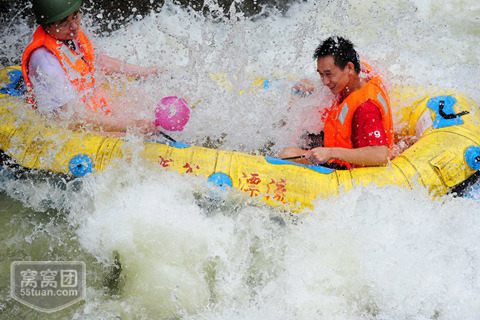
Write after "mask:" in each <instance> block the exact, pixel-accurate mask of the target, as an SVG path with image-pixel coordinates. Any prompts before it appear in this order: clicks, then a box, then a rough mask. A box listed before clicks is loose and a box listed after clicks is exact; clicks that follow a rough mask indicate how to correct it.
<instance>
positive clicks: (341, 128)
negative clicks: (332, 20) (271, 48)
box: [279, 37, 393, 168]
mask: <svg viewBox="0 0 480 320" xmlns="http://www.w3.org/2000/svg"><path fill="white" fill-rule="evenodd" d="M314 58H315V59H316V60H317V71H318V73H319V75H320V77H321V79H322V82H323V85H324V86H327V87H328V88H329V89H330V91H331V92H332V93H333V94H334V95H335V98H334V102H333V104H332V106H331V107H330V108H328V109H327V111H326V114H325V115H324V117H323V118H324V119H325V129H324V141H323V142H324V143H323V145H322V146H320V147H315V148H312V149H311V150H308V151H307V150H304V149H301V148H298V147H290V148H287V149H285V150H283V151H282V153H281V154H280V155H279V158H290V157H299V159H295V160H294V161H297V162H300V163H304V164H312V163H313V164H323V165H327V166H332V167H334V168H352V167H354V166H380V165H385V164H387V162H388V154H389V148H390V147H391V146H392V145H393V123H392V115H391V110H390V104H389V97H388V94H387V92H386V90H385V87H384V85H383V83H382V81H381V78H380V77H379V76H377V75H375V74H374V73H373V72H372V71H371V70H369V69H368V66H366V65H363V66H361V64H360V61H359V58H358V54H357V52H356V51H355V49H354V48H353V44H352V43H351V42H350V41H348V40H346V39H344V38H341V37H330V38H328V39H327V40H325V41H324V42H323V43H322V44H320V45H319V46H318V47H317V49H316V50H315V54H314ZM361 67H366V70H365V71H366V72H367V74H366V75H367V77H362V76H361V74H360V71H361ZM295 89H296V90H300V91H303V92H311V91H313V84H312V83H311V82H309V81H302V82H300V83H299V84H297V85H296V86H295ZM300 157H302V158H300Z"/></svg>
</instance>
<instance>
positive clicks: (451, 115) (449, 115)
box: [438, 100, 470, 119]
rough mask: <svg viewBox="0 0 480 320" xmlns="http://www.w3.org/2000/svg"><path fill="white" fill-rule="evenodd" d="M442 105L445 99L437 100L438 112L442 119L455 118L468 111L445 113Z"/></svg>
mask: <svg viewBox="0 0 480 320" xmlns="http://www.w3.org/2000/svg"><path fill="white" fill-rule="evenodd" d="M443 107H445V100H440V101H439V102H438V113H439V114H440V115H441V116H442V118H443V119H455V118H458V117H461V116H464V115H466V114H469V113H470V112H468V111H466V110H464V111H461V112H459V113H445V112H443Z"/></svg>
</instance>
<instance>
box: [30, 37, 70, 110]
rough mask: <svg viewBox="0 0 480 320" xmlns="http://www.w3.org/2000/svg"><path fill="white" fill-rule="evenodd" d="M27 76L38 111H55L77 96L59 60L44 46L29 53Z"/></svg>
mask: <svg viewBox="0 0 480 320" xmlns="http://www.w3.org/2000/svg"><path fill="white" fill-rule="evenodd" d="M77 48H78V46H77ZM28 78H29V79H30V82H31V83H32V87H33V92H34V95H35V101H36V102H37V110H38V111H39V112H42V113H49V112H52V111H55V110H56V109H58V108H60V107H61V106H64V105H65V104H67V103H68V102H70V101H72V100H73V99H76V97H77V91H76V90H75V87H74V86H73V84H72V83H71V82H70V80H69V79H68V76H67V74H66V73H65V70H63V67H62V65H61V63H60V61H58V59H57V57H56V56H55V55H54V54H53V53H52V52H51V51H50V50H48V49H47V48H46V47H40V48H37V49H35V50H34V51H33V52H32V53H31V55H30V61H29V62H28Z"/></svg>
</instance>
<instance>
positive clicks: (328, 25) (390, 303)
mask: <svg viewBox="0 0 480 320" xmlns="http://www.w3.org/2000/svg"><path fill="white" fill-rule="evenodd" d="M231 15H232V17H233V16H235V15H236V16H237V17H238V18H237V19H232V21H221V22H215V23H214V22H212V21H211V20H209V19H206V18H203V17H201V16H195V15H194V14H192V13H187V12H185V11H184V10H182V9H180V8H179V7H176V6H173V5H169V6H167V7H165V8H164V9H163V10H162V12H160V13H152V14H150V15H148V16H146V17H145V18H144V19H142V20H140V21H138V22H135V23H133V24H132V25H128V26H126V27H125V28H124V29H122V30H120V31H118V32H116V33H114V35H113V36H111V37H108V38H97V39H96V40H95V42H96V44H97V45H98V46H99V47H100V48H101V49H103V50H104V51H105V52H106V53H108V54H109V55H112V56H115V57H120V58H125V59H128V61H129V62H132V63H140V64H142V65H149V64H155V65H159V66H161V67H164V68H166V69H167V70H168V71H169V74H168V75H166V76H161V77H159V78H156V79H147V80H146V81H144V82H143V83H141V84H138V85H135V86H134V87H133V88H131V89H129V98H128V99H138V101H139V104H140V105H142V106H143V107H144V109H145V112H144V115H145V116H147V115H148V112H151V110H152V109H153V106H152V103H153V102H154V101H158V100H159V99H160V98H161V97H163V96H166V95H173V94H175V95H181V96H184V97H186V98H187V100H188V101H189V102H190V103H191V104H195V108H194V109H193V110H192V115H191V120H190V122H189V124H188V125H187V127H186V129H185V131H183V132H182V133H177V134H175V138H178V139H179V140H183V141H190V142H194V143H197V144H200V143H203V142H205V141H206V139H207V137H210V138H213V139H215V138H220V137H222V136H224V137H225V138H224V139H223V144H222V145H221V148H223V149H236V150H242V151H246V152H255V151H256V150H257V149H259V148H262V147H263V146H265V145H266V144H268V143H269V141H271V140H273V141H275V142H276V144H275V145H274V146H273V147H272V151H270V153H271V154H275V153H276V152H278V151H279V150H281V149H282V148H283V147H285V146H287V145H290V144H291V143H292V142H293V141H294V139H295V137H296V136H298V135H299V133H300V131H301V127H302V126H303V127H304V126H309V125H312V124H311V123H307V124H305V123H302V121H303V122H305V121H306V120H307V119H308V118H309V115H312V114H313V115H315V112H313V113H312V108H313V101H312V100H311V99H310V100H306V101H304V102H303V103H295V104H294V106H293V107H292V109H291V110H290V111H288V110H287V108H288V101H289V99H290V86H291V83H290V82H288V81H285V80H282V81H279V82H277V83H276V85H275V86H274V88H272V89H269V90H259V91H256V92H253V93H252V94H244V95H240V96H239V95H237V94H235V92H239V91H240V90H241V89H242V88H244V87H248V84H249V83H250V80H248V79H247V78H248V75H250V74H254V75H267V76H276V75H279V76H291V75H295V76H298V77H308V78H310V79H312V80H315V81H316V82H317V85H318V86H319V85H320V84H319V81H318V79H317V78H316V75H315V68H314V61H313V59H312V58H311V56H312V52H313V50H314V48H315V47H316V46H317V45H318V43H319V41H320V40H321V39H324V38H326V37H327V36H329V35H332V34H338V35H343V36H346V37H348V38H350V39H351V40H352V41H353V42H354V43H355V44H356V45H357V48H358V50H359V52H360V53H361V55H362V56H366V57H368V58H369V59H370V60H371V61H372V62H373V63H374V64H375V65H376V66H377V67H379V68H380V69H381V70H383V71H384V73H385V74H386V75H387V76H388V78H389V83H390V86H392V87H395V86H398V85H403V84H407V85H414V86H422V87H426V86H439V87H442V88H445V89H452V88H453V89H458V90H460V91H462V92H464V93H466V94H467V95H469V96H471V97H472V98H474V99H475V100H476V101H480V93H479V91H478V88H479V86H478V74H479V72H480V65H479V52H480V44H479V41H478V39H479V36H480V22H479V20H478V17H479V16H480V6H479V5H478V4H477V3H476V2H475V1H473V0H471V1H447V0H442V1H435V2H434V1H420V0H417V1H393V2H392V1H376V4H375V5H374V4H365V3H364V1H328V2H327V1H325V3H317V1H309V2H307V3H303V4H300V5H295V6H293V7H292V8H291V10H290V11H289V12H288V13H287V15H286V16H281V15H280V14H278V13H273V14H272V15H271V16H270V17H269V18H262V19H258V20H255V21H254V22H253V21H251V20H246V19H245V18H244V17H243V16H242V14H241V12H234V10H232V11H231ZM85 24H86V28H87V29H88V28H91V29H93V28H94V27H93V23H92V20H88V18H87V19H86V23H85ZM12 28H13V30H15V31H17V35H8V36H7V35H3V36H2V38H3V40H4V41H6V42H8V43H14V42H15V41H17V40H18V38H17V37H20V35H21V34H28V33H29V32H31V31H32V30H28V28H27V29H25V27H22V26H18V27H12ZM12 34H13V32H12ZM210 72H227V74H228V77H229V79H230V80H231V82H232V83H234V86H237V87H234V88H233V90H232V93H229V92H228V91H226V90H223V89H219V88H218V86H217V85H216V84H215V83H214V82H212V81H211V80H210V75H209V73H210ZM170 74H173V75H175V78H174V79H173V80H170ZM167 80H168V81H167ZM321 96H322V94H320V97H319V98H322V97H321ZM282 120H286V121H287V123H288V124H287V126H283V127H282V126H279V123H281V121H282ZM307 122H308V121H307ZM2 188H3V190H5V192H6V193H7V194H8V195H9V196H10V197H11V198H13V199H19V200H20V201H21V203H22V205H23V206H24V207H26V208H32V209H33V210H35V211H36V212H37V213H36V214H35V215H26V214H25V215H22V214H21V213H20V214H16V215H15V216H14V217H13V218H12V220H11V221H10V222H9V223H10V224H13V225H15V226H17V225H20V226H24V227H20V226H18V230H19V231H18V232H17V235H16V236H13V235H12V236H11V237H9V238H6V239H5V240H4V241H3V242H4V243H2V245H4V244H5V245H7V246H11V247H12V248H13V249H12V250H14V251H15V252H16V253H15V254H14V255H10V256H8V257H9V258H12V259H13V257H14V258H15V259H17V260H18V259H21V258H24V259H27V257H26V255H27V254H26V253H24V250H26V252H27V253H28V255H29V256H30V257H33V259H34V260H35V259H37V260H41V259H42V258H43V259H47V258H50V259H52V258H55V257H57V258H58V257H60V258H62V257H63V258H65V257H68V258H72V257H73V258H75V259H82V258H83V259H84V260H86V263H87V269H88V270H90V273H89V277H88V279H87V280H88V294H87V299H86V302H85V303H84V304H80V305H76V306H75V307H73V308H71V309H69V311H66V312H65V318H75V319H113V318H115V317H117V316H118V317H120V318H122V319H144V318H145V319H150V318H154V319H158V318H174V317H181V318H186V319H372V318H375V317H376V318H378V319H476V318H478V314H480V303H479V300H478V292H479V290H480V246H479V244H478V239H479V237H480V221H479V220H480V217H479V215H478V213H479V212H480V203H479V202H478V201H475V200H471V199H465V198H453V197H449V196H446V197H443V198H441V199H436V200H434V201H432V200H431V199H430V196H429V195H428V194H427V193H426V191H425V190H423V189H421V188H418V189H415V190H403V189H399V188H397V187H382V188H378V187H376V186H373V185H372V186H369V187H365V188H358V189H355V190H352V191H349V192H346V193H344V194H342V195H340V196H338V197H336V198H333V199H328V200H320V201H318V202H317V203H316V205H315V208H314V210H313V212H311V213H308V214H307V213H306V214H302V215H299V216H298V217H295V218H292V217H290V216H288V215H286V214H285V213H281V212H278V211H277V210H276V209H273V208H271V207H268V206H263V205H258V204H255V203H252V201H251V199H248V198H246V197H245V196H243V195H240V194H237V193H233V194H232V195H230V196H229V197H227V199H226V200H225V202H224V203H211V202H209V201H208V199H206V195H207V194H208V192H207V191H206V190H205V189H206V188H207V187H206V184H205V181H204V180H203V179H202V178H194V177H181V176H180V175H178V174H176V173H173V172H165V171H162V170H160V169H159V168H149V167H148V166H147V165H145V164H143V163H137V162H134V163H133V164H128V165H127V164H125V165H122V166H120V167H119V168H117V169H115V170H112V171H108V172H105V173H101V174H95V175H90V176H88V177H86V178H85V179H84V181H83V188H81V190H80V191H76V192H71V191H70V189H71V188H73V185H69V187H68V188H67V190H66V191H63V190H61V189H60V188H54V187H53V186H50V185H48V184H44V183H34V182H33V181H31V182H30V183H29V182H28V181H27V182H25V181H20V182H18V181H17V182H15V181H9V182H5V183H4V184H3V187H2ZM11 201H12V202H13V200H11ZM54 210H59V211H60V212H61V213H62V215H63V216H64V219H63V220H62V219H60V221H58V220H59V219H58V218H54V219H53V218H51V217H52V216H53V214H51V212H53V211H54ZM43 212H46V213H47V217H45V215H44V214H41V213H43ZM278 216H280V217H282V218H284V222H285V223H284V224H283V223H280V222H279V220H278V219H275V218H274V217H278ZM34 217H35V218H34ZM40 217H41V218H40ZM14 218H15V219H26V221H27V222H22V223H21V224H20V222H17V220H14ZM25 224H26V225H27V226H26V227H25ZM58 225H60V227H58ZM25 230H26V231H25ZM35 239H46V240H45V241H46V242H47V244H48V245H47V246H46V247H45V248H39V247H37V246H35V245H34V244H35ZM15 242H17V244H15ZM23 247H25V248H26V249H23ZM47 248H48V249H47ZM113 252H117V253H118V255H119V259H120V263H121V265H122V268H123V269H122V280H121V283H122V285H121V288H122V289H121V291H120V294H119V295H118V296H112V295H109V294H108V293H107V290H104V289H103V286H102V278H104V277H105V272H104V270H105V269H108V266H110V265H111V264H112V263H113ZM3 270H4V267H2V272H3ZM7 300H8V299H7ZM5 301H6V300H5V299H2V304H1V305H0V306H1V307H2V309H4V310H7V311H8V310H9V309H8V308H9V307H11V306H9V304H8V303H6V302H5ZM11 308H13V310H14V311H16V312H18V311H17V310H18V309H15V307H11ZM22 310H23V309H20V311H19V313H21V311H22ZM25 310H27V309H25ZM12 314H14V312H13V311H12ZM26 314H27V313H26Z"/></svg>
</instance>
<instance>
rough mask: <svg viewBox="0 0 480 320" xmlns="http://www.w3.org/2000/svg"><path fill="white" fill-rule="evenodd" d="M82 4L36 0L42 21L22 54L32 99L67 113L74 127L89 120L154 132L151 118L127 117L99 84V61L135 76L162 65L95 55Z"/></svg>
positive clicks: (49, 110) (98, 125) (44, 109)
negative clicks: (83, 25) (117, 110)
mask: <svg viewBox="0 0 480 320" xmlns="http://www.w3.org/2000/svg"><path fill="white" fill-rule="evenodd" d="M81 5H82V0H33V9H34V12H35V16H36V18H37V22H38V23H39V24H40V26H39V27H38V28H37V29H36V31H35V33H34V34H33V36H32V39H31V42H30V44H29V45H28V46H27V48H26V49H25V51H24V53H23V57H22V72H23V77H24V79H25V83H26V85H27V88H28V92H29V100H30V102H32V103H33V104H34V105H35V107H36V108H37V110H38V111H39V112H41V113H44V114H48V115H52V114H54V115H56V116H58V117H59V118H62V116H63V118H65V117H68V118H69V119H68V120H69V121H70V124H71V126H73V127H74V128H78V127H83V126H84V125H87V126H89V127H91V128H92V127H93V129H94V130H100V131H106V132H116V133H122V132H125V131H126V130H127V129H128V128H135V129H136V130H138V131H140V132H141V133H153V132H155V131H156V126H155V124H154V121H153V120H134V119H128V118H127V117H122V116H120V115H118V114H117V113H115V112H113V111H112V110H111V109H110V108H109V106H108V104H107V101H106V99H105V96H104V92H103V90H101V89H100V88H99V87H98V86H97V84H96V79H95V74H96V68H95V66H96V65H98V66H99V67H100V70H101V71H103V72H104V73H106V74H111V73H122V74H127V75H131V76H136V77H146V76H148V75H151V74H158V73H159V72H162V71H161V70H159V69H158V68H156V67H149V68H142V67H139V66H135V65H132V64H128V63H124V62H122V61H120V60H117V59H114V58H111V57H108V56H105V55H103V56H101V57H97V56H96V53H95V51H94V48H93V45H92V43H91V42H90V41H89V40H88V38H87V37H86V36H85V34H84V33H83V32H82V30H81V28H80V22H81V15H82V13H81V11H80V7H81ZM85 106H86V107H85ZM71 111H73V113H74V114H73V116H72V112H71Z"/></svg>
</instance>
